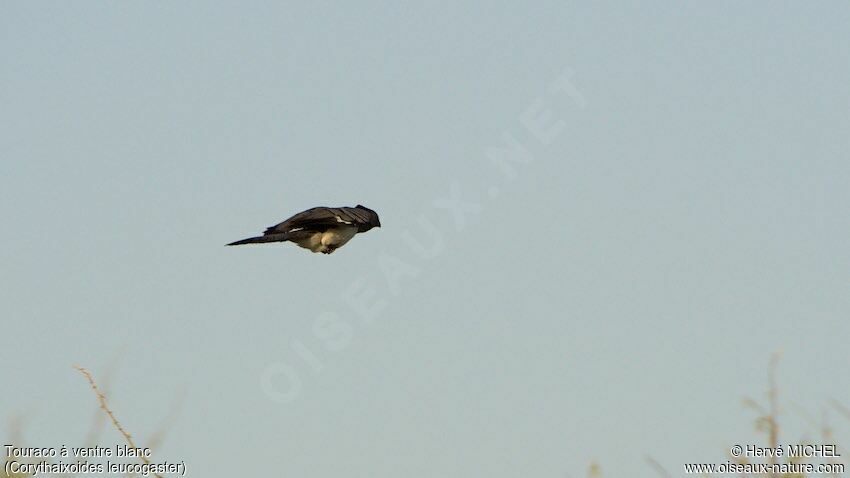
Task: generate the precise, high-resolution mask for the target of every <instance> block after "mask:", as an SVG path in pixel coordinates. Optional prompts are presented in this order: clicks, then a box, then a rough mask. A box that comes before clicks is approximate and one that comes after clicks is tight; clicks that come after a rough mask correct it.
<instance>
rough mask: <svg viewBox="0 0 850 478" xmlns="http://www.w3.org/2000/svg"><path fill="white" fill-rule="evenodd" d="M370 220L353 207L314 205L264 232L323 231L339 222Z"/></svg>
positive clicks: (353, 223)
mask: <svg viewBox="0 0 850 478" xmlns="http://www.w3.org/2000/svg"><path fill="white" fill-rule="evenodd" d="M370 220H371V219H370V217H369V215H368V213H366V212H365V211H363V210H362V209H358V208H354V207H314V208H312V209H308V210H306V211H303V212H299V213H298V214H296V215H294V216H292V217H290V218H289V219H287V220H285V221H283V222H281V223H279V224H275V225H274V226H271V227H269V228H268V229H266V232H265V233H264V234H265V235H269V234H281V233H286V232H292V231H296V230H305V231H325V230H327V229H329V228H332V227H336V226H339V225H341V224H348V225H361V224H368V223H369V222H370Z"/></svg>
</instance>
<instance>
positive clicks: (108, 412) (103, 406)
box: [74, 365, 162, 478]
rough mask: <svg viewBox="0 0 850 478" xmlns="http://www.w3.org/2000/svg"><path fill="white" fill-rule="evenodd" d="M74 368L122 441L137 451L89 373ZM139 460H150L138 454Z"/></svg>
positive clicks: (159, 476)
mask: <svg viewBox="0 0 850 478" xmlns="http://www.w3.org/2000/svg"><path fill="white" fill-rule="evenodd" d="M74 368H75V369H77V370H78V371H79V372H80V373H81V374H83V375H84V376H85V377H86V380H88V381H89V385H91V388H92V390H94V393H95V394H96V395H97V400H98V401H99V402H100V408H101V409H102V410H103V411H104V412H105V413H106V415H107V416H108V417H109V419H110V420H111V421H112V424H113V425H115V428H117V429H118V431H119V432H120V433H121V434H122V435H124V439H125V440H127V444H128V445H130V447H131V448H133V450H134V451H135V450H138V449H139V447H137V446H136V443H135V442H134V441H133V437H131V436H130V434H129V433H127V430H125V429H124V427H122V426H121V423H119V422H118V419H117V418H115V414H113V413H112V410H110V409H109V405H107V404H106V397H105V396H104V395H103V393H101V391H100V389H99V388H98V387H97V384H96V383H95V382H94V378H93V377H92V376H91V372H89V371H88V370H86V369H84V368H83V367H80V366H79V365H74ZM139 458H141V460H142V461H143V462H144V463H145V464H146V465H150V464H151V462H150V460H148V459H147V457H145V455H144V454H143V453H142V454H140V456H139ZM152 475H153V476H155V477H157V478H162V476H161V475H158V474H156V473H152Z"/></svg>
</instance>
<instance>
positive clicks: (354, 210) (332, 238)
mask: <svg viewBox="0 0 850 478" xmlns="http://www.w3.org/2000/svg"><path fill="white" fill-rule="evenodd" d="M373 227H381V221H380V220H379V219H378V213H376V212H375V211H373V210H371V209H369V208H367V207H364V206H361V205H359V204H358V205H357V206H355V207H314V208H311V209H307V210H306V211H303V212H299V213H298V214H296V215H294V216H292V217H290V218H289V219H287V220H285V221H283V222H281V223H280V224H276V225H274V226H271V227H269V228H267V229H266V232H264V233H263V235H262V236H257V237H249V238H248V239H242V240H241V241H236V242H231V243H230V244H228V246H238V245H241V244H259V243H263V242H286V241H292V242H294V243H296V244H298V245H299V246H301V247H303V248H305V249H310V250H311V251H313V252H321V253H323V254H330V253H332V252H333V251H335V250H337V249H339V248H340V247H342V246H344V245H345V243H347V242H348V241H350V240H351V238H352V237H354V235H355V234H357V233H359V232H366V231H368V230H369V229H372V228H373Z"/></svg>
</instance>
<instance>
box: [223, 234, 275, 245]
mask: <svg viewBox="0 0 850 478" xmlns="http://www.w3.org/2000/svg"><path fill="white" fill-rule="evenodd" d="M288 240H289V234H285V233H284V234H267V235H265V236H257V237H249V238H248V239H242V240H241V241H236V242H231V243H230V244H227V245H228V246H240V245H242V244H262V243H264V242H283V241H288Z"/></svg>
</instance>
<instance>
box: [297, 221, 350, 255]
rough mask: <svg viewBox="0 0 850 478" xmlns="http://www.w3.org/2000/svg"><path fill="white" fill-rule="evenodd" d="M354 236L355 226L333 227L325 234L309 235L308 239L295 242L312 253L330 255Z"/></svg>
mask: <svg viewBox="0 0 850 478" xmlns="http://www.w3.org/2000/svg"><path fill="white" fill-rule="evenodd" d="M355 234H357V227H356V226H343V227H335V228H333V229H328V230H327V231H325V232H316V233H314V234H311V235H310V236H309V237H306V238H303V239H301V240H298V241H296V244H298V245H299V246H301V247H303V248H305V249H310V250H311V251H313V252H325V253H330V252H333V251H334V250H335V249H338V248H340V247H342V246H343V245H345V243H346V242H348V241H350V240H351V238H352V237H354V235H355Z"/></svg>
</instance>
